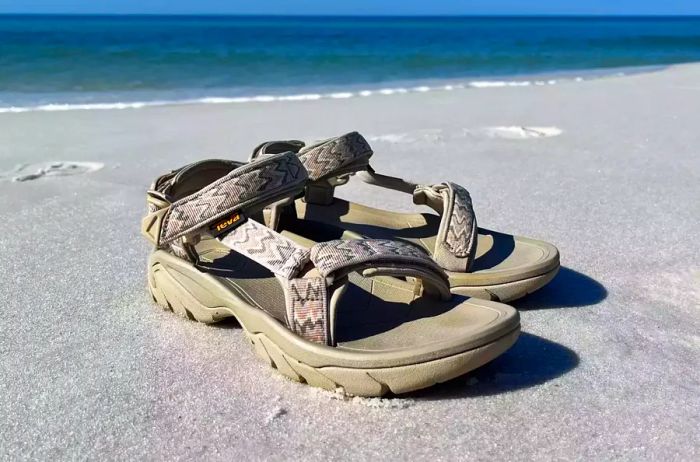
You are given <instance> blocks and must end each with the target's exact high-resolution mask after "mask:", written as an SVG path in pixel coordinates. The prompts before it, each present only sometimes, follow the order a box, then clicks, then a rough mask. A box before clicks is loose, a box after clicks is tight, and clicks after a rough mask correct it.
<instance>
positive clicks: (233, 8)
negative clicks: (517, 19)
mask: <svg viewBox="0 0 700 462" xmlns="http://www.w3.org/2000/svg"><path fill="white" fill-rule="evenodd" d="M0 13H100V14H101V13H106V14H111V13H116V14H133V13H145V14H188V13H211V14H331V15H332V14H360V15H382V14H389V15H391V14H393V15H416V14H418V15H419V14H447V15H453V14H460V15H465V14H652V15H653V14H700V0H462V1H460V0H428V1H426V0H346V1H339V0H295V1H291V0H0Z"/></svg>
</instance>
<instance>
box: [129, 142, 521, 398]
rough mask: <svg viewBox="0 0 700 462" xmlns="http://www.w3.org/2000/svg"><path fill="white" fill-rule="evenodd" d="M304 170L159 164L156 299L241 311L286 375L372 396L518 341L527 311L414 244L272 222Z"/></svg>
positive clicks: (152, 208)
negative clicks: (323, 236) (456, 292)
mask: <svg viewBox="0 0 700 462" xmlns="http://www.w3.org/2000/svg"><path fill="white" fill-rule="evenodd" d="M306 182H307V173H306V170H305V169H304V167H303V166H302V164H301V162H300V160H299V158H298V157H297V156H296V155H295V154H294V153H291V152H286V153H279V154H273V155H265V156H261V157H260V158H259V159H256V160H255V161H253V162H250V163H248V164H243V163H239V162H234V161H226V160H208V161H202V162H197V163H194V164H190V165H188V166H185V167H183V168H181V169H178V170H175V171H173V172H170V173H168V174H165V175H163V176H161V177H159V178H158V179H157V180H156V181H155V183H154V184H153V185H152V187H151V190H149V191H148V194H147V203H148V213H147V216H146V217H145V218H144V219H143V222H142V233H143V234H144V236H146V237H147V238H148V240H149V241H150V242H152V243H153V244H154V246H155V249H154V251H153V252H152V253H151V255H150V258H149V263H148V286H149V289H150V292H151V294H152V296H153V299H154V300H155V302H156V303H158V304H159V305H160V306H162V307H163V308H165V309H170V310H172V311H174V312H176V313H179V314H180V315H182V316H185V317H188V318H190V319H194V320H197V321H200V322H205V323H213V322H217V321H220V320H222V319H224V318H227V317H231V316H233V317H235V318H236V319H237V320H238V322H239V323H240V325H241V326H242V327H243V329H244V331H245V333H246V336H247V338H248V340H249V341H250V343H251V344H252V346H253V348H254V350H255V351H256V353H257V354H258V355H259V356H260V357H262V358H263V359H264V360H265V361H266V362H268V363H269V364H270V365H271V366H272V367H273V368H275V369H277V370H279V371H280V372H281V373H282V374H284V375H285V376H287V377H289V378H290V379H293V380H296V381H299V382H306V383H308V384H310V385H312V386H316V387H321V388H325V389H330V390H335V389H336V388H338V387H342V388H343V389H344V390H345V392H347V393H349V394H353V395H361V396H381V395H384V394H386V393H388V392H393V393H403V392H408V391H412V390H417V389H421V388H424V387H428V386H430V385H433V384H435V383H438V382H444V381H446V380H449V379H451V378H453V377H456V376H459V375H461V374H464V373H466V372H468V371H470V370H472V369H474V368H477V367H479V366H481V365H482V364H485V363H487V362H488V361H491V360H492V359H494V358H496V357H497V356H499V355H500V354H501V353H503V352H504V351H506V350H507V349H508V348H509V347H510V346H511V345H512V344H513V343H514V342H515V340H516V339H517V337H518V334H519V332H520V320H519V316H518V313H517V311H515V310H514V309H513V308H511V307H509V306H507V305H503V304H500V303H496V302H490V301H484V300H474V299H464V298H462V297H453V296H452V294H451V293H450V290H449V284H448V282H447V276H446V275H445V273H444V272H443V270H442V269H441V268H440V267H439V266H438V265H437V264H435V262H434V261H433V260H432V259H431V258H429V256H428V255H427V254H426V253H425V252H424V251H423V250H422V249H421V248H419V247H418V246H415V245H414V244H410V243H407V242H403V241H391V240H385V239H359V240H333V241H330V242H322V243H313V242H311V241H309V240H308V239H304V238H302V237H300V236H296V235H294V234H292V233H288V232H286V233H284V234H281V233H278V232H276V231H274V230H272V229H270V228H268V227H266V226H265V225H264V224H262V222H261V220H263V217H262V215H263V214H262V210H263V209H264V208H265V207H268V206H270V204H273V203H275V202H277V201H280V200H285V198H286V199H287V200H293V197H294V196H296V195H297V194H300V193H302V192H303V189H304V187H305V184H306Z"/></svg>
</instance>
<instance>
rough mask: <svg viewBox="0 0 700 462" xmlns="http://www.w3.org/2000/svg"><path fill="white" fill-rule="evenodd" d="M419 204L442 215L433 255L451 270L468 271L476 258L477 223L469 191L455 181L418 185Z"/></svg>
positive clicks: (414, 196)
mask: <svg viewBox="0 0 700 462" xmlns="http://www.w3.org/2000/svg"><path fill="white" fill-rule="evenodd" d="M413 202H414V203H415V204H419V205H420V204H425V205H428V206H429V207H431V208H432V209H433V210H435V211H436V212H438V213H439V214H440V215H441V220H440V227H439V229H438V235H437V239H436V243H435V250H434V252H433V258H434V259H435V261H436V262H437V263H438V264H439V265H440V266H441V267H442V268H444V269H446V270H448V271H458V272H465V271H467V270H468V269H469V267H470V266H471V264H472V262H473V261H474V253H475V250H476V237H477V224H476V216H475V214H474V209H473V207H472V200H471V197H470V196H469V192H468V191H467V190H466V189H464V188H463V187H462V186H460V185H458V184H455V183H450V182H446V183H441V184H437V185H432V186H417V187H416V189H415V191H414V193H413Z"/></svg>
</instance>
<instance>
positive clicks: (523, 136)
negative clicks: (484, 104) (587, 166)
mask: <svg viewBox="0 0 700 462" xmlns="http://www.w3.org/2000/svg"><path fill="white" fill-rule="evenodd" d="M562 133H563V130H562V129H560V128H558V127H526V126H495V127H483V128H465V129H462V130H458V131H451V130H443V129H440V128H436V129H424V130H415V131H411V132H404V133H386V134H383V135H374V136H370V137H369V140H370V141H375V142H382V143H389V144H409V143H418V142H428V143H441V142H445V141H450V140H456V139H461V138H466V137H481V138H483V137H485V138H501V139H509V140H527V139H532V138H550V137H553V136H559V135H561V134H562Z"/></svg>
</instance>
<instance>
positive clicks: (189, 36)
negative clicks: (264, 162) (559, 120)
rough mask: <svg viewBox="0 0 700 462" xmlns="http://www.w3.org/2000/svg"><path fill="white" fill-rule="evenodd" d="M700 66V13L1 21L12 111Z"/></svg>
mask: <svg viewBox="0 0 700 462" xmlns="http://www.w3.org/2000/svg"><path fill="white" fill-rule="evenodd" d="M689 61H700V18H698V17H688V18H330V19H329V18H309V17H301V18H270V17H133V16H132V17H128V16H127V17H108V16H103V17H94V16H92V17H78V16H58V17H56V16H54V17H51V16H33V17H32V16H0V106H8V105H17V104H30V103H32V104H34V103H53V102H81V101H82V102H88V101H89V102H100V101H104V102H107V101H136V100H144V101H148V100H152V99H163V98H165V99H178V98H191V97H203V96H236V95H259V94H289V93H290V92H292V93H293V92H311V91H319V90H323V89H326V90H329V91H330V90H332V91H339V90H338V89H342V88H344V87H346V86H348V85H351V86H354V87H355V88H363V86H364V87H366V88H373V87H376V86H382V85H387V84H390V83H392V82H397V81H401V82H407V81H410V82H418V83H419V82H420V81H421V80H423V79H438V78H439V79H443V78H444V79H459V78H465V79H468V78H476V77H478V78H489V77H492V76H499V77H503V76H513V75H520V74H534V73H547V72H559V71H577V70H587V69H604V68H617V67H631V66H647V65H664V64H671V63H682V62H689Z"/></svg>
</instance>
